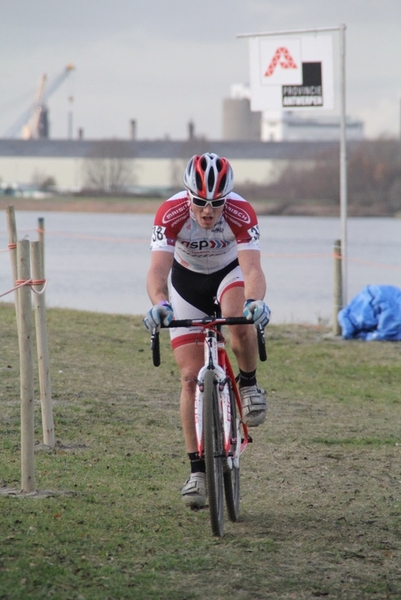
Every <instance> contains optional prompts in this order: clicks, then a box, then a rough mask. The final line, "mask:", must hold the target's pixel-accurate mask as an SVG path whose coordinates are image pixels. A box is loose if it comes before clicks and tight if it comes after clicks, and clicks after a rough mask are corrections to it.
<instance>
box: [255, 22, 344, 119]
mask: <svg viewBox="0 0 401 600" xmlns="http://www.w3.org/2000/svg"><path fill="white" fill-rule="evenodd" d="M249 42H250V87H251V109H252V110H253V111H263V110H291V111H293V110H311V109H318V110H322V109H323V110H332V109H333V108H334V72H333V47H332V46H333V43H332V36H331V35H327V34H326V35H322V34H314V35H297V36H291V37H276V38H275V37H251V38H250V40H249Z"/></svg>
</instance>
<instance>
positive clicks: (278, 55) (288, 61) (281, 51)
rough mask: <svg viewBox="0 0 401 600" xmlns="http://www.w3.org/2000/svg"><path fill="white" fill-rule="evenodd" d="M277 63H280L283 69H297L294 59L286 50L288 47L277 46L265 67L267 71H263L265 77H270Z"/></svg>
mask: <svg viewBox="0 0 401 600" xmlns="http://www.w3.org/2000/svg"><path fill="white" fill-rule="evenodd" d="M277 64H279V65H280V67H282V68H283V69H297V68H298V67H297V65H296V64H295V61H294V59H293V58H292V56H291V54H290V53H289V51H288V48H285V46H281V47H280V48H277V50H276V52H275V54H274V56H273V58H272V60H271V63H270V65H269V66H268V67H267V71H266V73H265V77H270V76H271V75H273V73H274V71H275V69H276V67H277Z"/></svg>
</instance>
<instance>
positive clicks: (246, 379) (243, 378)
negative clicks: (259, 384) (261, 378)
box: [239, 369, 256, 388]
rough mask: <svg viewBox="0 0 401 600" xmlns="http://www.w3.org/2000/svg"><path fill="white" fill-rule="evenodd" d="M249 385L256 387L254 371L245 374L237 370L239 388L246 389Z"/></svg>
mask: <svg viewBox="0 0 401 600" xmlns="http://www.w3.org/2000/svg"><path fill="white" fill-rule="evenodd" d="M250 385H256V369H255V370H254V371H250V372H249V373H247V372H246V371H241V369H240V370H239V387H240V388H242V387H247V386H250Z"/></svg>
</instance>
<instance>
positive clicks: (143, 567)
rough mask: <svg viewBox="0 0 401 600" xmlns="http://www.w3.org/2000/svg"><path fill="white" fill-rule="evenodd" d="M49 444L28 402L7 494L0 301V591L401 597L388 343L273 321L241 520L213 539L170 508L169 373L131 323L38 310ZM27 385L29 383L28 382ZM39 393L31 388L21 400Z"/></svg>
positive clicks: (399, 379)
mask: <svg viewBox="0 0 401 600" xmlns="http://www.w3.org/2000/svg"><path fill="white" fill-rule="evenodd" d="M47 319H48V331H49V350H50V357H51V382H52V395H53V399H54V407H53V410H54V421H55V430H56V440H57V446H56V448H55V449H54V450H49V449H47V448H45V447H43V445H41V442H42V434H41V417H40V403H39V402H37V405H36V421H35V439H36V441H37V448H36V453H35V467H36V488H37V489H38V490H39V491H40V492H41V493H38V494H36V495H33V496H23V495H21V494H18V493H15V494H12V493H10V490H17V491H18V490H19V488H20V477H21V469H20V432H19V427H20V426H19V423H20V416H19V411H20V400H19V394H20V392H19V358H18V348H17V336H16V325H15V313H14V307H13V306H11V305H6V304H0V336H1V337H0V339H1V353H0V406H1V413H0V414H1V437H0V491H2V492H3V494H2V495H0V524H1V525H0V533H1V542H0V599H1V600H11V599H12V600H14V599H18V600H19V599H25V598H30V599H35V600H36V599H44V598H57V600H67V599H68V600H70V599H71V600H72V599H74V600H75V599H77V600H92V599H93V600H94V599H102V600H103V599H104V600H120V599H131V598H132V599H135V600H136V599H138V600H142V599H143V600H158V599H163V600H164V599H165V600H192V599H203V598H210V599H213V600H219V599H222V600H223V599H238V600H243V599H245V600H248V599H249V600H251V599H296V600H298V599H299V600H300V599H308V600H309V599H313V598H318V597H327V598H331V599H350V600H351V599H352V600H355V599H356V600H359V599H365V598H373V599H388V598H391V599H393V600H399V599H401V501H400V487H401V484H400V481H401V472H400V471H401V469H400V465H401V431H400V421H401V419H400V417H401V391H400V390H401V361H400V359H401V344H399V343H389V342H387V343H386V342H384V343H380V342H372V343H366V342H358V341H352V342H345V341H343V340H341V339H339V338H333V337H331V336H330V335H329V332H328V331H327V330H325V329H324V328H316V327H315V328H312V327H302V326H295V325H294V326H292V325H286V326H272V327H270V328H268V330H267V342H268V361H267V363H264V364H263V366H262V367H261V368H260V371H259V382H260V384H261V385H262V386H263V387H265V388H266V390H267V393H268V399H269V412H268V420H267V422H266V423H265V424H264V425H263V426H261V427H260V428H258V429H256V430H254V432H253V438H254V443H253V444H251V446H250V447H249V449H248V450H247V451H246V453H245V454H244V456H243V460H242V476H241V477H242V479H241V486H242V494H241V510H242V513H241V519H240V521H239V522H238V523H234V524H233V523H230V522H228V521H227V523H226V531H225V536H224V537H223V538H222V539H217V538H215V537H213V536H212V535H211V532H210V526H209V515H208V510H200V511H197V512H192V511H189V510H188V509H186V508H185V507H184V506H183V504H182V501H181V497H180V488H181V487H182V485H183V483H184V481H185V479H186V477H187V475H188V461H187V458H186V454H185V450H184V446H183V442H182V434H181V427H180V422H179V415H178V395H179V386H178V377H177V371H176V368H175V365H174V363H173V361H172V356H171V352H170V350H169V343H168V339H167V338H168V335H167V334H166V335H164V336H162V338H163V339H162V365H161V366H160V367H159V368H158V369H156V368H154V367H153V366H152V364H151V357H150V352H149V339H148V333H147V331H146V330H145V328H144V327H143V325H142V323H141V321H140V319H139V318H138V317H129V316H114V315H100V314H94V313H90V312H78V311H67V310H58V309H51V310H49V311H48V313H47ZM35 388H36V390H37V388H38V385H37V382H35ZM36 395H37V397H38V393H37V394H36Z"/></svg>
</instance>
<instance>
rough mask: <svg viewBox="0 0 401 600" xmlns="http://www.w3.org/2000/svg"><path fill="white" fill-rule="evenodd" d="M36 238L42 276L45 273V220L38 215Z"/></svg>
mask: <svg viewBox="0 0 401 600" xmlns="http://www.w3.org/2000/svg"><path fill="white" fill-rule="evenodd" d="M38 240H39V242H40V247H41V254H42V269H43V278H44V273H45V220H44V218H43V217H38Z"/></svg>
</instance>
